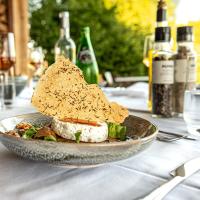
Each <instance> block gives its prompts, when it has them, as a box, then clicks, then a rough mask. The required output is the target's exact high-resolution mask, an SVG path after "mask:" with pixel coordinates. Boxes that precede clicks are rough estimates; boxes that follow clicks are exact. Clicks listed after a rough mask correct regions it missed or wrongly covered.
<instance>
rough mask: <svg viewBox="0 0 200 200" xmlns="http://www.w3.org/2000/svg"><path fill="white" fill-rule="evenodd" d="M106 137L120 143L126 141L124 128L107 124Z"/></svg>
mask: <svg viewBox="0 0 200 200" xmlns="http://www.w3.org/2000/svg"><path fill="white" fill-rule="evenodd" d="M108 136H109V137H111V138H115V139H119V140H122V141H124V140H126V126H122V125H120V124H115V123H108Z"/></svg>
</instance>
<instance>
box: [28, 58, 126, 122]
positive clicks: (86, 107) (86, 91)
mask: <svg viewBox="0 0 200 200" xmlns="http://www.w3.org/2000/svg"><path fill="white" fill-rule="evenodd" d="M31 102H32V104H33V105H34V106H35V107H36V108H37V109H38V111H39V112H41V113H43V114H45V115H49V116H53V117H56V118H57V119H60V120H62V119H65V118H73V119H84V120H88V121H96V122H113V123H122V122H123V121H124V119H125V118H126V117H127V116H128V110H127V109H126V108H124V107H122V106H120V105H118V104H117V103H110V102H109V101H108V100H107V98H106V96H105V95H104V93H103V92H102V90H101V89H100V88H99V87H98V85H96V84H87V83H86V82H85V80H84V77H83V74H82V71H81V70H80V69H79V68H78V67H76V66H75V65H74V64H72V63H71V62H70V61H69V60H68V59H65V58H64V57H60V58H58V59H57V60H56V63H54V64H53V65H51V66H50V67H49V68H48V69H47V70H46V72H45V74H44V75H42V77H41V78H40V80H39V82H38V84H37V86H36V88H35V91H34V94H33V96H32V100H31Z"/></svg>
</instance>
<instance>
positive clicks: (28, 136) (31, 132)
mask: <svg viewBox="0 0 200 200" xmlns="http://www.w3.org/2000/svg"><path fill="white" fill-rule="evenodd" d="M36 133H37V129H36V128H35V127H34V126H32V127H31V128H29V129H28V130H26V131H25V132H24V134H23V135H22V138H24V139H31V138H33V136H34V135H35V134H36Z"/></svg>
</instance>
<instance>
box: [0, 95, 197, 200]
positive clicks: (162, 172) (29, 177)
mask: <svg viewBox="0 0 200 200" xmlns="http://www.w3.org/2000/svg"><path fill="white" fill-rule="evenodd" d="M115 98H116V97H115ZM132 101H133V102H134V99H132ZM20 102H21V103H20ZM34 111H35V110H34V108H32V107H31V106H30V105H29V104H28V103H27V101H25V100H24V101H22V99H20V101H19V99H18V103H17V104H16V105H15V107H14V108H12V109H8V110H6V111H0V119H3V118H5V117H8V116H14V115H16V114H22V113H28V112H34ZM133 114H135V115H139V116H143V117H145V118H148V119H150V120H153V121H154V122H155V123H157V124H158V125H159V127H161V128H162V129H172V130H177V131H186V126H185V123H184V122H183V120H182V119H161V120H155V119H152V118H151V116H150V114H144V113H139V112H134V113H133ZM196 156H200V142H199V141H189V140H179V141H177V142H173V143H165V142H159V141H155V142H154V143H153V145H152V146H150V148H149V149H147V150H146V151H144V152H142V153H141V154H139V155H137V156H135V157H132V158H130V159H127V160H123V161H120V162H116V163H110V164H106V165H102V166H99V167H96V168H89V169H68V168H65V167H58V166H53V165H49V164H44V163H38V162H34V161H30V160H25V159H22V158H20V157H18V156H16V155H14V154H12V153H11V152H9V151H8V150H7V149H6V148H5V147H4V146H3V145H2V144H0V200H35V199H36V200H107V199H108V200H134V199H139V198H141V197H144V196H145V195H147V194H148V193H149V192H151V191H152V190H154V189H155V188H157V187H158V186H160V185H161V184H163V183H164V182H166V181H167V180H168V179H170V178H171V177H170V175H169V172H170V171H171V170H173V169H174V168H175V167H177V166H178V165H180V164H182V163H183V162H185V161H187V160H190V159H192V158H194V157H196ZM165 199H166V200H199V199H200V172H198V173H196V174H194V175H193V176H191V177H190V178H188V179H187V180H186V181H185V182H183V183H182V184H180V185H179V186H178V187H176V189H174V190H173V191H172V192H171V193H169V194H168V195H167V196H166V197H165Z"/></svg>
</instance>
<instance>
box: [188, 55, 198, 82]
mask: <svg viewBox="0 0 200 200" xmlns="http://www.w3.org/2000/svg"><path fill="white" fill-rule="evenodd" d="M188 68H189V69H188V78H187V79H188V81H187V82H195V81H196V58H195V56H191V57H189V58H188Z"/></svg>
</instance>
